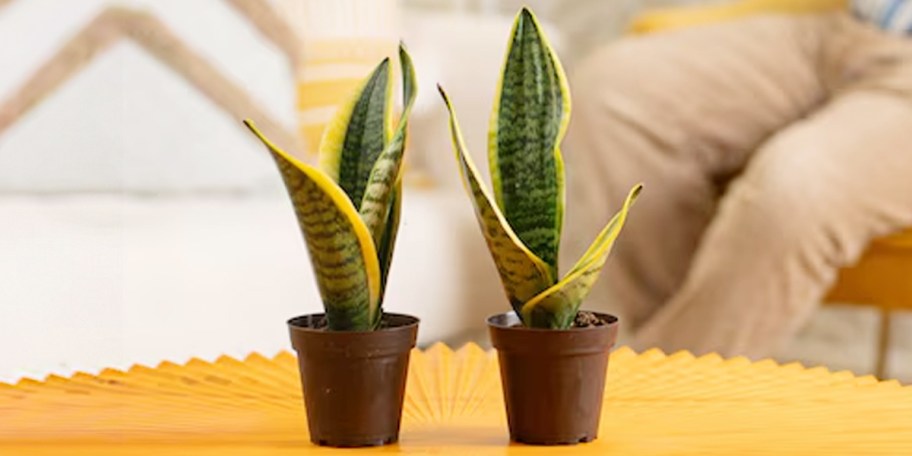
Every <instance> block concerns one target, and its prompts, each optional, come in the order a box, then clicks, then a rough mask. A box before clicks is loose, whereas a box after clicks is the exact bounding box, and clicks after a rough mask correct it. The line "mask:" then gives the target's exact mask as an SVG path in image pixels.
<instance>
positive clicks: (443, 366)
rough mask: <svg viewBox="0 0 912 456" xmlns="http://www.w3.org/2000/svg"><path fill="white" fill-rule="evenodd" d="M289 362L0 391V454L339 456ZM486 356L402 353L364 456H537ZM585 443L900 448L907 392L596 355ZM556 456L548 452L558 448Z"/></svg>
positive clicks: (748, 450)
mask: <svg viewBox="0 0 912 456" xmlns="http://www.w3.org/2000/svg"><path fill="white" fill-rule="evenodd" d="M297 375H298V373H297V366H296V360H295V358H294V356H293V355H291V354H290V353H287V352H283V353H280V354H279V355H277V356H275V357H273V358H267V357H264V356H261V355H258V354H253V355H250V356H248V357H247V358H245V359H244V360H237V359H234V358H230V357H221V358H219V359H217V360H215V361H213V362H207V361H203V360H199V359H193V360H191V361H189V362H188V363H186V364H184V365H177V364H173V363H169V362H165V363H162V364H160V365H158V366H156V367H154V368H153V367H145V366H135V367H133V368H131V369H129V370H128V371H119V370H113V369H108V370H104V371H102V372H100V373H99V374H97V375H89V374H85V373H78V374H76V375H73V376H72V377H69V378H63V377H58V376H53V375H52V376H49V377H48V378H46V379H45V380H44V381H35V380H30V379H24V380H21V381H20V382H18V383H16V384H14V385H10V384H0V455H51V454H55V455H56V454H65V455H83V454H84V455H115V454H116V455H144V454H156V455H162V454H176V455H177V454H179V455H202V454H213V455H215V454H218V455H261V454H281V455H284V454H296V455H301V454H306V455H330V454H333V455H335V454H341V453H339V451H340V450H337V449H330V448H322V447H316V446H312V445H311V444H310V443H309V441H308V438H307V426H306V423H305V414H304V410H303V409H302V407H301V393H300V384H299V381H298V378H297ZM499 382H500V380H499V377H498V368H497V358H496V356H495V355H494V354H493V353H490V352H486V351H483V350H482V349H480V348H479V347H478V346H476V345H467V346H465V347H463V348H461V349H459V350H456V351H454V350H451V349H450V348H448V347H446V346H444V345H435V346H433V347H431V348H430V349H428V350H426V351H420V350H416V351H415V352H414V353H413V355H412V364H411V368H410V371H409V379H408V391H407V396H406V401H405V408H404V415H403V428H402V433H401V441H400V442H399V444H397V445H393V446H389V447H380V448H374V449H369V450H363V451H364V452H377V453H404V454H425V453H433V454H454V455H458V454H471V455H483V454H514V453H515V454H524V453H530V454H531V453H536V454H553V453H554V452H555V450H554V449H553V448H542V447H528V446H523V445H517V444H510V443H509V439H508V436H507V426H506V422H505V416H504V412H503V403H502V398H501V390H500V383H499ZM604 400H605V404H604V408H603V414H604V415H603V418H602V422H601V429H600V431H599V438H598V440H596V441H594V442H592V443H589V444H583V445H579V446H576V447H573V448H561V449H560V450H561V451H563V452H566V453H567V454H598V455H613V454H618V455H641V454H642V455H664V454H732V455H744V454H777V455H789V454H828V455H832V454H845V455H849V454H852V455H857V454H865V455H877V454H883V455H887V454H890V455H902V454H912V388H909V387H902V386H900V385H899V384H898V383H896V382H879V381H877V380H876V379H874V378H873V377H856V376H854V375H852V374H850V373H848V372H835V373H834V372H829V371H827V370H826V369H824V368H813V369H807V368H804V367H802V366H801V365H799V364H787V365H778V364H776V363H775V362H773V361H761V362H756V363H751V362H750V361H748V360H746V359H744V358H733V359H728V360H725V359H722V358H720V357H719V356H715V355H708V356H702V357H694V356H693V355H691V354H689V353H686V352H680V353H675V354H673V355H665V354H663V353H661V352H659V351H657V350H651V351H647V352H645V353H642V354H636V353H634V352H633V351H631V350H629V349H627V348H622V349H619V350H617V351H616V352H614V353H613V354H612V356H611V363H610V367H609V374H608V385H607V388H606V392H605V398H604ZM561 454H563V453H561Z"/></svg>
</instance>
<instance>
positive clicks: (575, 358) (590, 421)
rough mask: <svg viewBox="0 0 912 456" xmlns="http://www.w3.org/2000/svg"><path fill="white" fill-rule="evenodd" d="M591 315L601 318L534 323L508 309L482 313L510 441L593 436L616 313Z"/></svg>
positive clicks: (556, 440) (614, 336) (565, 440)
mask: <svg viewBox="0 0 912 456" xmlns="http://www.w3.org/2000/svg"><path fill="white" fill-rule="evenodd" d="M593 315H595V316H596V317H598V318H599V319H600V320H602V321H603V322H604V323H605V324H603V325H601V326H591V327H585V328H572V329H566V330H557V329H535V328H527V327H524V326H521V324H520V320H519V318H518V317H517V316H516V314H515V313H513V312H509V313H505V314H500V315H494V316H492V317H490V318H488V329H489V330H490V333H491V342H492V343H493V344H494V348H496V349H497V358H498V361H499V363H500V378H501V384H502V386H503V394H504V402H505V403H506V407H507V421H508V423H509V426H510V438H511V439H512V440H513V441H516V442H522V443H529V444H535V445H566V444H575V443H579V442H589V441H592V440H595V438H596V437H597V435H598V426H599V418H600V417H601V414H602V395H603V393H604V391H605V374H606V372H607V369H608V352H609V350H610V349H611V347H612V346H614V342H615V340H616V339H617V331H618V319H617V318H616V317H614V316H612V315H608V314H602V313H593Z"/></svg>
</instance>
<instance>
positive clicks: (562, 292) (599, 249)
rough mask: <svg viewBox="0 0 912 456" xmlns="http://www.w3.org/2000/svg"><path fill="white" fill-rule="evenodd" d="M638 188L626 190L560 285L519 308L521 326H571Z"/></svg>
mask: <svg viewBox="0 0 912 456" xmlns="http://www.w3.org/2000/svg"><path fill="white" fill-rule="evenodd" d="M642 189H643V186H642V185H640V184H638V185H636V186H634V187H633V189H631V190H630V193H629V194H628V195H627V200H626V201H625V202H624V207H623V208H621V210H620V211H619V212H618V213H617V214H615V216H614V217H613V218H612V219H611V221H610V222H608V225H607V226H605V228H604V229H603V230H602V232H601V233H599V235H598V236H597V237H596V238H595V241H594V242H593V243H592V245H591V246H590V247H589V249H588V250H586V253H584V254H583V256H582V257H581V258H580V260H579V261H578V262H577V263H576V265H575V266H574V267H573V268H572V269H571V270H570V272H568V273H567V275H566V276H565V277H564V278H563V279H561V281H560V282H558V283H557V284H555V285H554V286H552V287H550V288H548V289H547V290H545V291H544V292H542V293H541V294H539V295H538V296H535V297H534V298H532V299H530V300H529V302H527V303H526V304H525V305H523V306H522V310H521V312H522V319H523V323H524V324H526V325H527V326H532V327H538V328H556V329H565V328H568V327H570V325H571V324H573V320H574V319H575V318H576V313H577V312H578V311H579V307H580V304H581V303H582V301H583V299H585V298H586V296H587V295H588V294H589V291H590V290H591V289H592V285H593V284H595V281H596V280H597V279H598V276H599V273H600V272H601V271H602V267H603V266H604V265H605V261H606V260H607V258H608V254H609V253H610V252H611V246H612V245H614V241H615V239H617V237H618V235H619V234H620V232H621V228H623V227H624V222H625V221H626V220H627V213H628V211H629V210H630V207H631V206H632V205H633V203H634V202H635V201H636V199H637V196H639V194H640V191H641V190H642Z"/></svg>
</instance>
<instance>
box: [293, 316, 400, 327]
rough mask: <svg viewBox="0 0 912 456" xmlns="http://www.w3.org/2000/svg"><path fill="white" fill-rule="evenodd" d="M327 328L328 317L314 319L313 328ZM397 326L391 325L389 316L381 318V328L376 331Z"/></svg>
mask: <svg viewBox="0 0 912 456" xmlns="http://www.w3.org/2000/svg"><path fill="white" fill-rule="evenodd" d="M327 326H329V324H328V323H327V321H326V317H325V316H321V317H319V318H314V319H313V325H312V326H311V328H313V329H316V330H321V331H328V330H329V329H328V328H327ZM397 326H398V325H391V324H390V321H389V319H388V318H387V316H386V315H383V316H382V317H380V327H379V328H377V329H375V331H376V330H380V329H386V328H395V327H397Z"/></svg>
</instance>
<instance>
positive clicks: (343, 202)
mask: <svg viewBox="0 0 912 456" xmlns="http://www.w3.org/2000/svg"><path fill="white" fill-rule="evenodd" d="M244 124H245V125H247V127H248V128H250V130H251V131H252V132H253V133H254V134H255V135H256V136H257V137H258V138H259V139H260V140H261V141H262V142H263V144H265V145H266V147H267V149H269V152H270V153H271V154H272V157H273V159H274V160H275V162H276V165H277V166H278V168H279V171H280V173H281V175H282V179H283V180H284V182H285V187H286V189H287V190H288V196H289V197H290V198H291V202H292V205H293V207H294V210H295V215H296V216H297V218H298V225H299V226H300V228H301V232H302V233H303V234H304V239H305V241H306V244H307V249H308V251H309V252H310V260H311V263H312V264H313V268H314V273H315V275H316V277H317V284H318V285H319V288H320V294H321V296H322V298H323V304H324V307H325V309H326V319H327V324H328V326H329V328H330V329H332V330H341V331H366V330H370V329H373V328H374V325H375V323H376V322H378V321H379V316H378V314H379V302H380V293H381V288H380V286H381V277H380V264H379V261H378V259H377V258H378V257H377V251H376V248H375V246H374V242H373V240H372V239H371V237H370V233H368V231H367V226H365V225H364V222H362V221H361V218H360V217H359V216H358V212H357V211H356V210H355V207H354V205H353V204H352V203H351V200H349V198H348V196H347V195H346V194H345V192H344V191H343V190H342V189H341V188H340V187H339V186H337V185H336V184H335V183H334V182H333V181H332V180H331V179H330V178H329V177H328V176H327V175H325V174H323V173H321V172H320V171H319V170H317V169H316V168H314V167H312V166H310V165H307V164H305V163H302V162H300V161H299V160H297V159H295V158H294V157H292V156H291V155H289V154H288V153H286V152H284V151H282V150H281V149H279V148H278V147H276V146H275V145H274V144H273V143H272V142H270V141H269V140H268V139H267V138H266V137H264V136H263V134H262V133H260V132H259V130H257V128H256V126H255V125H254V124H253V122H251V121H250V120H245V121H244Z"/></svg>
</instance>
